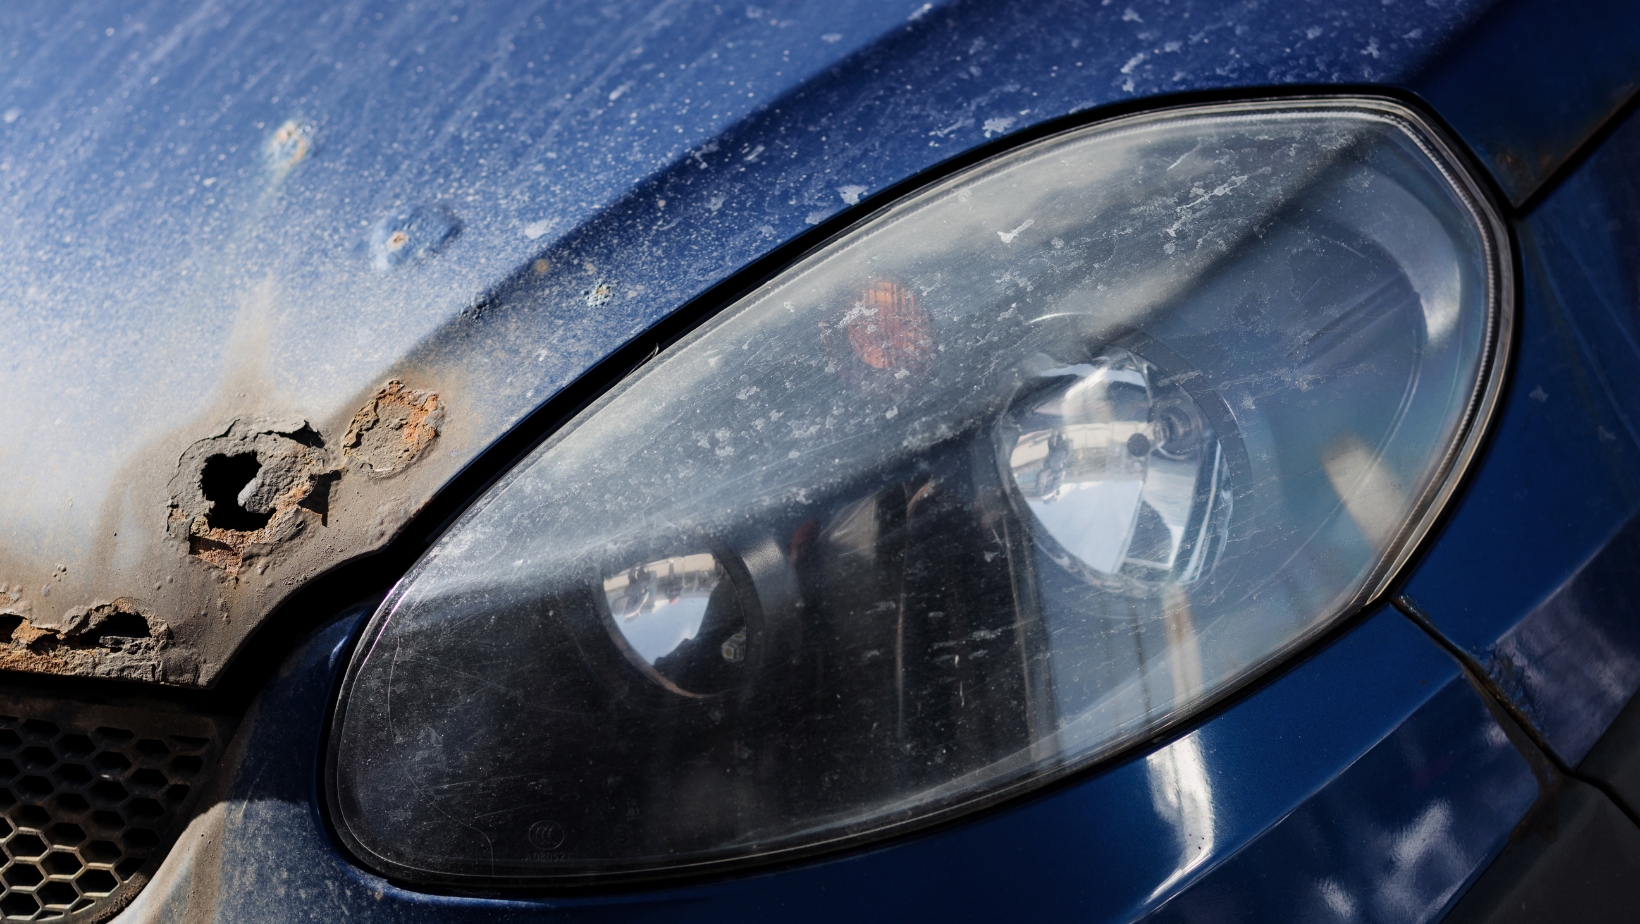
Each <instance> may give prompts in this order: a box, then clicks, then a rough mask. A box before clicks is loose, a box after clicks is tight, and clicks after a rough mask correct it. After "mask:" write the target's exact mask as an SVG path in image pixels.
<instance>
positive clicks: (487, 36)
mask: <svg viewBox="0 0 1640 924" xmlns="http://www.w3.org/2000/svg"><path fill="white" fill-rule="evenodd" d="M1346 6H1355V7H1357V8H1346V9H1334V10H1322V9H1317V8H1315V7H1314V6H1313V5H1311V4H1308V3H1298V2H1293V3H1268V4H1233V5H1222V4H1209V3H1190V2H1179V0H1175V2H1171V3H1168V2H1148V3H1147V2H1140V0H1135V2H1132V3H1123V2H1116V3H1112V2H1110V0H1104V2H1103V3H1077V2H1057V0H1044V2H1035V3H989V4H987V3H951V4H946V5H935V4H919V3H915V2H906V3H883V2H881V0H870V2H846V0H833V2H829V3H824V4H804V5H798V4H768V5H767V6H743V5H727V4H723V5H714V4H711V3H700V2H660V3H655V4H651V5H647V6H646V7H645V8H642V9H639V8H636V7H635V6H632V5H621V6H611V5H607V4H604V3H592V2H542V3H534V4H529V3H515V2H508V3H472V2H469V3H459V2H456V3H449V4H437V5H434V4H403V3H393V4H387V3H380V4H371V3H359V4H348V5H332V4H328V3H316V2H294V3H285V4H267V3H254V2H250V0H228V2H196V3H192V4H172V3H160V2H155V3H150V4H147V5H145V6H139V5H133V4H124V3H112V2H87V3H79V4H56V3H51V4H46V3H40V4H32V5H30V4H21V5H8V7H7V9H6V10H4V11H0V34H4V35H5V36H7V38H5V39H4V40H0V41H4V43H5V44H4V47H5V51H6V54H5V56H4V57H3V59H0V190H3V195H0V228H3V229H4V231H3V233H4V235H5V237H4V239H5V241H6V243H7V244H8V246H7V248H6V252H7V254H8V259H6V260H5V261H4V262H0V292H3V293H4V295H3V297H0V325H3V328H0V329H3V331H4V334H5V337H4V344H5V345H4V349H3V351H0V382H3V388H4V394H5V395H6V400H5V401H4V402H3V403H0V415H3V417H0V420H3V424H0V426H3V428H4V429H3V432H4V433H5V434H6V436H5V438H3V439H0V467H3V468H0V470H3V472H4V477H3V478H0V522H3V523H4V528H3V529H0V632H6V633H9V634H10V639H9V641H6V640H4V639H0V667H3V668H9V669H15V670H29V671H47V672H56V673H78V674H89V675H99V676H110V677H120V678H126V679H136V680H147V681H155V682H160V683H167V684H173V685H182V686H206V685H210V684H212V683H214V682H215V681H216V680H217V679H218V678H219V677H220V675H221V674H222V671H223V670H224V668H225V666H226V665H227V664H228V663H229V661H230V660H231V658H232V656H233V654H234V653H235V652H236V651H237V650H238V649H239V648H240V647H241V644H242V642H244V640H245V639H246V638H247V637H248V636H249V635H250V633H252V632H253V631H254V630H255V629H256V628H257V627H258V626H259V625H260V624H261V623H262V622H263V621H264V620H265V619H266V618H267V617H268V615H269V614H270V613H272V612H273V611H274V610H275V608H276V607H277V606H278V605H279V604H280V603H281V601H283V600H285V599H286V598H287V597H288V596H289V595H290V594H291V593H292V592H293V591H294V590H295V589H296V588H299V587H301V586H302V585H303V584H304V583H305V582H307V581H308V580H310V579H311V578H312V577H314V576H315V575H317V574H320V573H321V572H324V571H326V570H327V569H330V568H332V567H334V566H336V565H337V564H339V563H341V562H344V561H346V560H348V559H350V558H353V557H355V556H359V555H362V554H365V553H368V552H370V551H372V550H375V549H378V548H380V547H382V546H383V545H384V544H385V543H388V542H389V541H391V540H392V538H393V537H394V536H395V534H397V533H398V532H399V531H400V530H401V529H402V528H403V527H404V526H405V524H406V523H407V522H409V521H410V520H411V518H412V517H413V516H414V515H415V514H416V513H417V512H418V511H419V510H421V509H422V508H423V507H424V506H425V505H426V504H427V503H428V501H429V499H430V498H431V497H433V496H434V494H435V493H436V492H437V491H438V490H439V489H440V488H441V487H442V486H444V485H446V484H447V483H448V482H449V481H450V480H451V478H452V477H453V476H455V475H456V474H457V473H458V472H460V471H461V470H462V469H463V468H464V467H465V466H468V465H469V464H470V463H472V462H473V460H474V459H475V458H476V457H477V456H478V455H479V454H480V453H482V452H483V451H484V450H485V449H486V447H489V446H491V445H492V444H494V443H495V441H496V440H497V439H498V437H500V436H501V435H502V434H505V433H507V432H508V431H509V429H510V428H512V427H514V426H515V425H516V424H517V423H518V422H519V421H520V420H521V419H523V418H524V417H525V416H526V415H528V414H529V413H530V412H531V411H532V410H534V409H536V408H538V407H540V406H541V405H542V404H543V402H545V401H546V400H547V399H549V398H550V397H552V396H553V395H555V394H557V393H559V392H560V391H561V390H562V389H563V388H564V387H565V386H566V385H567V384H568V383H571V382H573V381H575V380H576V379H577V377H579V376H581V375H582V374H583V373H585V372H586V370H588V369H589V368H590V367H592V366H593V365H594V364H596V363H597V362H598V361H600V360H601V359H603V358H605V357H607V356H609V355H610V354H611V353H612V352H613V351H614V350H616V349H618V348H619V347H621V346H622V345H623V344H626V343H628V342H630V341H631V340H632V339H633V338H634V337H637V336H639V335H641V334H642V333H643V332H644V331H645V330H648V329H650V328H651V327H652V326H653V325H654V324H655V323H656V322H657V321H658V320H660V319H662V318H665V317H666V316H668V315H669V314H671V313H672V312H674V311H675V310H676V309H677V308H678V307H679V306H681V305H683V304H685V303H686V302H688V301H689V300H690V299H692V298H694V297H696V296H698V295H699V294H700V293H702V292H704V291H706V290H707V289H709V288H711V287H712V286H713V285H714V284H716V283H718V282H720V281H721V280H723V279H725V278H726V277H728V276H730V275H732V274H733V273H734V272H735V271H736V270H738V269H740V268H741V267H743V266H745V265H746V264H747V263H749V262H751V261H753V260H755V259H757V258H758V257H760V256H763V255H766V254H768V253H769V252H771V251H772V250H774V249H775V248H777V247H779V246H780V245H782V244H784V243H786V242H789V241H792V240H793V239H796V238H799V237H800V236H801V235H802V234H803V233H804V232H806V231H809V230H810V229H811V228H812V227H813V226H815V225H817V224H821V223H823V222H826V221H828V220H829V219H831V218H832V217H833V216H834V215H837V214H838V213H840V212H842V211H843V210H845V209H848V208H849V207H851V206H854V205H856V204H857V203H860V202H861V201H862V200H864V199H868V198H870V196H871V194H872V193H874V192H877V191H879V190H881V189H883V188H884V187H886V186H889V185H891V184H894V183H897V182H900V181H902V180H905V179H906V178H908V177H911V176H914V175H915V174H917V173H918V172H920V171H923V170H925V169H927V168H929V167H931V166H933V165H936V164H938V163H940V162H941V161H944V160H946V159H948V158H950V157H952V156H953V155H957V154H960V153H962V152H965V151H969V150H972V149H973V148H975V147H976V146H978V145H981V144H983V143H985V142H986V141H987V140H988V139H993V138H999V137H1002V136H1005V135H1007V134H1009V133H1011V132H1016V131H1019V130H1020V129H1023V128H1026V127H1028V126H1030V125H1033V124H1036V123H1039V122H1042V121H1044V120H1048V119H1052V118H1056V117H1060V116H1064V115H1066V114H1069V113H1074V112H1079V111H1083V110H1088V109H1092V108H1095V107H1099V106H1105V105H1108V104H1120V103H1123V102H1126V101H1132V100H1136V99H1140V98H1143V97H1154V96H1157V95H1159V94H1164V93H1172V92H1182V91H1201V90H1208V89H1223V88H1230V87H1260V86H1270V85H1277V84H1307V85H1314V86H1320V85H1327V84H1340V83H1346V84H1352V85H1359V84H1362V83H1375V84H1382V85H1385V86H1399V87H1411V88H1413V89H1417V90H1420V91H1422V92H1424V94H1425V95H1426V96H1430V97H1432V98H1437V102H1440V101H1441V100H1440V98H1441V96H1442V94H1443V93H1444V94H1446V96H1447V97H1450V98H1451V99H1455V100H1458V101H1459V102H1458V103H1456V104H1452V105H1449V106H1445V107H1438V109H1440V111H1441V113H1442V114H1443V115H1444V116H1445V117H1446V118H1448V119H1449V120H1453V121H1454V122H1455V123H1458V125H1457V127H1458V128H1459V131H1460V134H1463V135H1464V136H1465V139H1466V140H1467V141H1469V143H1470V144H1471V146H1472V147H1474V148H1475V149H1477V150H1479V151H1480V152H1481V154H1482V156H1483V157H1484V158H1486V159H1488V161H1489V163H1490V164H1491V165H1492V166H1493V168H1494V172H1495V173H1496V174H1497V175H1498V177H1499V178H1500V182H1502V183H1503V184H1504V186H1505V189H1506V192H1508V193H1509V195H1510V196H1511V197H1514V198H1523V197H1524V196H1525V195H1527V194H1529V193H1530V191H1531V189H1532V188H1533V187H1534V184H1535V183H1537V182H1541V180H1542V177H1543V176H1544V175H1546V174H1547V171H1548V170H1549V169H1550V168H1552V167H1553V166H1554V165H1555V164H1557V163H1558V162H1559V161H1560V160H1562V159H1564V157H1565V156H1566V155H1567V153H1568V152H1569V151H1570V150H1571V149H1573V148H1574V147H1575V146H1576V143H1577V142H1580V141H1581V140H1582V139H1583V138H1584V137H1586V136H1587V135H1588V134H1589V132H1591V131H1593V130H1594V127H1595V126H1597V125H1598V124H1600V122H1601V121H1602V120H1603V119H1604V118H1605V116H1606V115H1608V114H1609V113H1610V112H1611V111H1612V110H1613V109H1614V108H1615V107H1616V106H1617V104H1618V103H1620V102H1621V100H1622V99H1623V98H1624V97H1626V96H1627V93H1628V92H1629V90H1630V89H1632V86H1631V85H1630V84H1628V83H1624V80H1628V79H1630V78H1627V77H1626V76H1624V75H1621V74H1620V71H1621V69H1620V68H1619V69H1617V70H1614V71H1613V73H1618V74H1619V77H1612V76H1610V75H1607V76H1605V77H1602V76H1600V75H1599V74H1596V76H1595V77H1594V78H1590V79H1593V80H1595V82H1596V84H1597V85H1596V86H1595V87H1594V89H1595V91H1597V92H1592V93H1591V92H1585V93H1584V96H1585V97H1587V99H1583V100H1579V101H1577V102H1576V103H1575V105H1574V108H1576V109H1577V111H1576V112H1574V113H1573V114H1572V115H1571V116H1567V115H1566V114H1565V112H1564V111H1562V112H1560V114H1559V115H1558V116H1557V117H1555V118H1553V119H1551V118H1549V117H1547V116H1546V117H1544V119H1542V120H1540V121H1538V122H1531V121H1530V120H1529V119H1528V120H1527V121H1524V122H1523V121H1522V119H1524V118H1526V117H1524V116H1521V115H1520V114H1518V113H1514V112H1510V113H1506V114H1502V115H1499V114H1492V115H1487V114H1486V113H1484V112H1482V111H1481V109H1480V108H1477V106H1479V104H1477V103H1475V102H1474V100H1475V99H1476V98H1478V95H1479V94H1478V91H1474V90H1466V89H1464V88H1465V86H1466V84H1465V82H1464V80H1462V79H1459V78H1461V77H1462V71H1461V69H1460V70H1459V71H1458V72H1457V73H1458V75H1459V77H1458V78H1454V77H1451V76H1450V72H1451V68H1452V66H1453V65H1451V63H1450V62H1452V61H1457V60H1460V59H1461V58H1462V53H1463V51H1464V49H1465V48H1466V47H1467V46H1468V45H1472V44H1474V43H1478V42H1482V40H1483V39H1484V38H1485V34H1489V33H1487V32H1486V30H1488V29H1491V30H1492V31H1493V32H1496V31H1497V29H1496V28H1495V23H1496V21H1498V18H1499V17H1500V16H1503V15H1504V14H1499V13H1494V14H1487V4H1485V3H1479V2H1476V3H1464V2H1453V3H1447V4H1418V5H1416V8H1415V9H1413V8H1406V9H1402V8H1400V7H1395V6H1386V5H1380V4H1370V5H1346ZM1510 15H1514V14H1510ZM1517 18H1518V17H1517ZM1476 36H1480V37H1479V38H1477V37H1476ZM1585 57H1586V58H1587V57H1590V56H1587V55H1585ZM1592 57H1594V58H1598V55H1596V56H1592ZM1443 68H1446V70H1443ZM1528 70H1529V69H1528ZM1587 70H1588V66H1585V67H1584V68H1583V71H1587ZM1583 71H1579V73H1582V72H1583ZM1443 74H1445V75H1447V76H1443ZM1528 76H1529V75H1528ZM1620 78H1621V79H1620ZM1523 79H1524V78H1523ZM1443 81H1444V83H1443ZM1602 81H1603V82H1602ZM1443 88H1444V89H1443ZM1488 89H1489V90H1490V91H1496V90H1497V88H1496V87H1491V88H1488ZM1574 89H1575V88H1574ZM1585 90H1587V88H1585ZM1466 94H1467V95H1466ZM1505 95H1507V94H1505ZM1464 100H1469V102H1468V103H1464V102H1463V101H1464ZM1579 107H1580V108H1579ZM1562 109H1563V110H1564V107H1562ZM1453 112H1456V113H1457V115H1453V114H1451V113H1453ZM1477 113H1478V114H1477ZM1464 118H1471V122H1472V123H1473V125H1469V126H1466V125H1465V124H1463V122H1462V120H1463V119H1464ZM1511 119H1513V120H1514V121H1510V120H1511ZM1579 120H1581V121H1579ZM1568 125H1569V126H1570V127H1569V128H1568V127H1567V126H1568ZM1471 129H1472V130H1471ZM1557 132H1558V133H1559V134H1556V133H1557ZM1511 133H1513V134H1511ZM1562 136H1564V137H1562ZM1489 146H1490V147H1489ZM1523 152H1524V153H1523ZM1511 184H1513V185H1511ZM1517 193H1518V195H1517ZM616 451H619V450H618V448H617V449H616Z"/></svg>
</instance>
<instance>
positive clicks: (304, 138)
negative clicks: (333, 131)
mask: <svg viewBox="0 0 1640 924" xmlns="http://www.w3.org/2000/svg"><path fill="white" fill-rule="evenodd" d="M312 150H313V126H312V125H311V124H309V123H307V122H303V121H301V120H300V119H291V120H290V121H288V122H286V123H285V124H283V125H281V126H279V127H278V128H276V129H274V130H273V134H272V135H270V136H268V148H267V153H268V160H269V161H270V162H271V163H272V164H273V165H274V166H275V167H277V168H279V169H281V170H289V169H290V168H291V167H294V166H296V165H297V164H299V163H301V162H302V161H303V160H305V159H306V158H307V156H308V154H309V153H310V152H311V151H312Z"/></svg>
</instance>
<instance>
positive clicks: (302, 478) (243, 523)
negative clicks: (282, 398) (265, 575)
mask: <svg viewBox="0 0 1640 924" xmlns="http://www.w3.org/2000/svg"><path fill="white" fill-rule="evenodd" d="M339 475H340V470H339V469H338V468H337V467H336V466H334V465H333V464H332V463H331V457H330V452H329V451H328V450H327V449H326V448H325V445H324V440H323V439H322V438H321V437H320V436H319V434H318V432H317V431H315V430H314V429H313V428H312V427H310V426H308V424H307V422H306V421H302V420H289V421H277V420H236V421H234V422H233V423H232V424H231V425H229V427H228V429H227V430H226V431H224V432H223V433H221V434H219V435H217V436H213V437H208V438H206V439H203V440H200V441H199V442H197V443H194V444H193V445H192V446H189V447H188V449H187V450H186V451H184V452H183V454H182V458H181V459H180V460H179V461H178V463H177V472H176V475H175V476H173V478H172V479H171V509H170V515H169V518H168V522H169V529H170V531H171V535H172V536H173V537H174V538H176V539H177V540H179V541H181V542H183V543H185V544H186V545H187V547H188V554H190V555H193V556H195V557H197V558H199V559H200V560H202V561H205V562H208V563H210V564H212V565H215V566H216V567H218V568H221V569H222V570H223V571H226V572H227V573H228V574H230V575H234V576H237V575H238V574H239V572H240V570H241V569H242V568H246V567H250V566H252V565H255V566H256V567H258V568H259V569H260V568H265V567H266V565H265V563H264V562H259V561H258V559H262V558H266V557H268V556H271V555H274V554H277V553H278V552H279V551H280V550H281V549H282V548H284V547H285V546H287V545H288V544H289V543H290V542H292V541H293V540H295V539H296V538H298V537H299V536H301V535H302V534H303V533H304V532H305V531H307V529H308V528H309V527H310V526H312V525H313V524H315V523H320V524H322V523H323V522H324V520H325V517H326V516H327V515H328V513H329V500H330V485H331V482H332V481H334V480H335V479H336V478H337V477H338V476H339Z"/></svg>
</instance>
